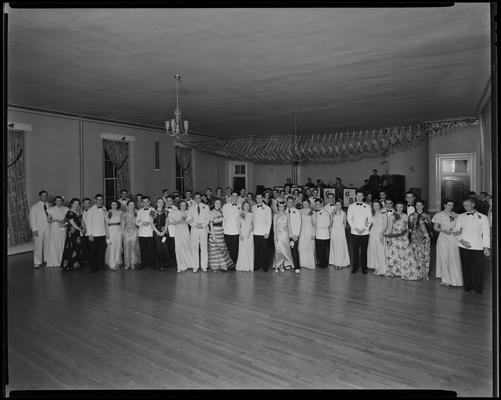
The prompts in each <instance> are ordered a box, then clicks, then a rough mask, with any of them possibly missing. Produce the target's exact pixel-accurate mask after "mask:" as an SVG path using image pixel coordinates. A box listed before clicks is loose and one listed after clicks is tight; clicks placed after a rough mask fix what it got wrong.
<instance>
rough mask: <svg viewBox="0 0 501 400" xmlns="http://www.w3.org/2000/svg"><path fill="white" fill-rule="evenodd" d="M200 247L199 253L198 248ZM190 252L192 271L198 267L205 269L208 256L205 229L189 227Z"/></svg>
mask: <svg viewBox="0 0 501 400" xmlns="http://www.w3.org/2000/svg"><path fill="white" fill-rule="evenodd" d="M199 248H200V255H199V253H198V249H199ZM191 254H192V257H193V264H194V265H193V271H197V270H198V268H202V269H203V270H206V269H207V266H208V263H209V256H208V253H207V229H200V228H195V227H193V228H191Z"/></svg>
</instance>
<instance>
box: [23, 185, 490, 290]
mask: <svg viewBox="0 0 501 400" xmlns="http://www.w3.org/2000/svg"><path fill="white" fill-rule="evenodd" d="M373 181H375V178H374V179H373ZM317 183H318V182H317ZM338 183H339V184H341V183H340V180H339V181H338ZM369 183H370V184H372V185H373V186H371V190H372V191H375V190H376V189H375V183H374V182H372V183H371V182H370V181H369ZM293 188H294V187H293V185H292V184H291V181H290V180H288V181H287V182H286V184H285V185H284V186H283V189H282V190H274V189H266V190H264V192H263V193H259V194H257V195H256V196H254V195H253V194H252V193H247V192H246V191H245V189H242V190H240V191H239V192H238V193H237V192H236V191H233V190H232V188H230V187H228V188H226V192H225V193H224V194H223V189H222V188H220V187H219V188H217V189H216V192H215V195H213V194H212V189H210V188H207V190H206V191H205V193H200V192H195V193H192V191H191V190H186V192H185V193H184V196H183V197H181V194H180V193H178V192H173V193H172V194H171V193H170V191H169V190H168V189H165V190H164V191H163V192H162V195H161V196H159V197H158V198H156V199H155V201H154V203H153V204H152V202H151V199H150V198H149V196H143V195H141V194H138V195H136V196H135V198H134V199H132V198H131V197H130V196H129V193H128V191H127V190H125V189H124V190H123V191H122V193H121V197H120V198H119V199H116V200H112V201H110V203H109V204H108V207H105V205H104V197H103V195H102V194H97V195H95V196H94V204H92V200H91V199H90V198H84V199H82V200H80V199H78V198H72V199H71V200H70V201H69V202H68V204H67V206H65V205H64V198H63V197H62V196H55V197H54V200H53V205H49V203H48V193H47V191H45V190H42V191H41V192H40V193H39V197H40V201H39V202H37V203H36V204H34V205H33V206H32V207H31V209H30V215H29V220H30V226H31V229H32V231H33V237H34V265H35V268H40V267H41V266H44V265H46V266H47V267H61V268H62V269H63V270H65V271H69V270H79V269H81V268H82V267H83V266H85V265H89V266H90V268H92V270H94V271H97V270H99V269H108V270H112V271H117V270H119V269H122V268H123V269H143V268H152V269H154V270H158V271H164V270H167V269H176V270H177V271H178V272H183V271H186V270H188V269H191V270H192V271H193V272H197V271H198V270H199V269H201V270H202V271H203V272H207V271H221V272H226V271H232V270H236V271H245V272H251V271H256V270H259V269H262V270H263V271H267V270H268V269H273V270H274V271H276V272H284V271H285V270H293V271H294V272H295V273H300V271H301V269H302V268H307V269H315V268H317V267H318V268H321V269H325V268H328V267H329V266H331V267H333V268H335V269H343V268H347V267H350V266H351V273H356V272H357V271H358V270H361V272H362V274H367V273H368V271H369V270H372V271H374V274H375V275H378V276H387V277H399V278H401V279H403V280H428V279H429V276H430V257H431V256H430V255H431V243H432V241H433V239H434V238H435V237H436V236H438V238H437V239H436V243H437V251H436V277H438V278H440V279H441V281H442V283H441V284H442V285H444V286H463V285H464V289H465V290H467V291H469V290H472V289H474V290H475V291H476V292H477V293H481V292H482V289H483V264H484V261H485V257H486V256H489V255H490V225H491V223H492V222H491V223H490V221H492V218H491V217H488V216H487V215H484V214H482V213H481V212H479V211H477V210H476V209H475V203H476V201H475V199H474V198H473V197H471V196H470V197H468V198H467V199H465V201H464V202H463V207H464V209H465V212H464V213H462V214H459V215H458V214H456V213H455V212H454V211H453V209H454V202H453V201H445V202H444V209H443V211H441V212H439V213H437V214H435V215H434V216H433V218H430V215H429V214H428V213H427V212H426V210H425V208H426V204H425V202H424V201H423V200H421V199H416V196H415V195H414V193H412V192H407V193H406V196H405V197H406V198H405V202H404V201H396V202H395V203H394V202H393V201H392V199H390V198H388V196H387V195H386V192H385V191H384V190H381V189H380V187H379V190H378V193H377V196H375V197H377V198H376V199H375V200H372V199H371V197H372V196H367V193H366V191H365V190H364V189H358V190H356V201H355V202H353V203H351V204H350V205H349V206H348V207H347V209H344V207H343V202H342V199H341V198H339V197H338V196H336V195H335V194H334V193H328V194H327V196H326V203H325V204H324V200H323V199H322V197H320V194H319V188H318V186H315V185H314V184H313V183H312V182H311V179H308V182H307V184H306V185H305V186H304V188H302V189H298V188H294V189H293ZM336 192H337V191H336ZM486 201H489V200H488V199H487V200H486ZM490 201H492V200H490ZM491 204H492V203H491ZM491 209H492V206H491V207H490V208H489V209H486V210H485V211H487V214H491V213H492V211H491ZM349 242H351V246H350V247H351V256H350V251H349V247H348V243H349Z"/></svg>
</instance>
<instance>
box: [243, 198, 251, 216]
mask: <svg viewBox="0 0 501 400" xmlns="http://www.w3.org/2000/svg"><path fill="white" fill-rule="evenodd" d="M246 204H248V205H249V212H252V207H251V204H250V203H249V202H248V201H247V200H245V201H243V202H242V206H241V207H242V211H243V210H244V205H246ZM240 216H241V217H242V219H243V218H245V215H244V213H242V214H240Z"/></svg>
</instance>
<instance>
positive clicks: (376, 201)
mask: <svg viewBox="0 0 501 400" xmlns="http://www.w3.org/2000/svg"><path fill="white" fill-rule="evenodd" d="M374 204H379V209H381V208H383V205H382V204H381V202H380V201H379V200H374V201H373V202H372V215H374V214H375V210H374Z"/></svg>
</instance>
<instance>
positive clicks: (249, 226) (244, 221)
mask: <svg viewBox="0 0 501 400" xmlns="http://www.w3.org/2000/svg"><path fill="white" fill-rule="evenodd" d="M239 223H240V241H239V245H238V258H237V266H236V267H235V269H236V270H237V271H243V272H251V271H254V235H253V232H254V216H253V215H252V212H251V204H250V202H249V201H247V200H246V201H244V202H243V203H242V215H241V216H240V218H239Z"/></svg>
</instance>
